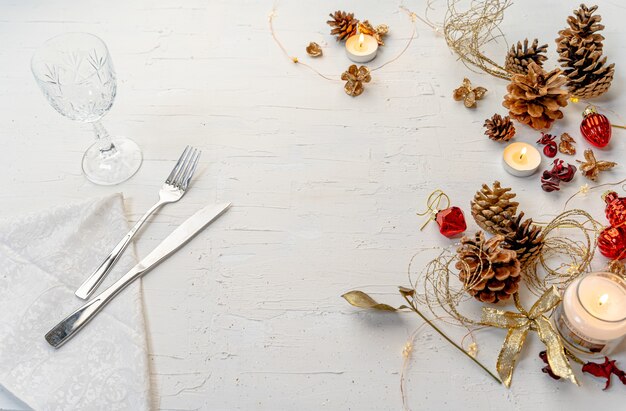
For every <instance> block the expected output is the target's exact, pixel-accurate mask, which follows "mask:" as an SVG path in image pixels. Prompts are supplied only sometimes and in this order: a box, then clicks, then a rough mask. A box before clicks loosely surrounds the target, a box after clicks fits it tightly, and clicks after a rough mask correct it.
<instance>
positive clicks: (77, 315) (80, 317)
mask: <svg viewBox="0 0 626 411" xmlns="http://www.w3.org/2000/svg"><path fill="white" fill-rule="evenodd" d="M229 207H230V203H225V204H219V205H210V206H207V207H204V208H203V209H202V210H200V211H198V212H197V213H195V214H194V215H192V216H191V217H189V218H188V219H187V220H185V222H183V223H182V224H181V225H180V226H179V227H178V228H177V229H176V230H174V231H173V232H172V234H170V235H169V236H167V237H166V238H165V240H163V241H162V242H161V243H160V244H159V245H158V246H157V247H156V248H155V249H154V250H153V251H152V252H151V253H150V254H148V255H147V256H146V257H145V258H144V259H143V260H141V261H140V262H139V264H137V265H136V266H134V267H133V268H131V269H130V271H129V272H128V273H126V274H125V275H124V276H123V277H122V278H120V279H119V280H117V281H116V282H115V283H114V284H113V285H111V286H110V287H109V288H107V289H106V290H104V291H103V292H102V293H100V294H99V295H97V296H96V297H94V298H92V299H91V300H89V301H87V302H86V303H85V304H84V305H83V306H82V307H80V308H79V309H78V310H76V311H74V312H73V313H72V314H70V315H69V316H68V317H67V318H65V319H64V320H63V321H61V322H60V323H58V324H57V325H55V326H54V327H53V328H52V329H51V330H50V331H48V333H47V334H46V341H48V344H50V345H51V346H53V347H54V348H59V347H60V346H62V345H63V344H64V343H66V342H67V341H68V340H69V339H70V338H72V337H73V336H74V335H75V334H76V333H77V332H78V331H79V330H80V329H81V328H83V327H84V326H85V325H86V324H87V323H88V322H89V321H90V320H91V319H92V318H93V317H94V316H95V315H96V314H97V313H98V312H99V311H100V310H101V309H102V308H103V307H104V306H105V305H106V304H107V303H108V302H109V301H111V300H112V299H113V297H115V296H116V295H117V294H118V293H119V292H120V291H122V290H123V289H124V288H126V287H127V286H128V285H129V284H130V283H132V282H133V281H135V280H136V279H138V278H140V277H141V276H143V275H144V274H146V273H147V272H148V271H150V270H151V269H153V268H154V267H156V266H157V265H158V264H159V263H161V262H162V261H164V260H165V259H167V258H168V257H169V256H170V255H172V254H173V253H174V252H176V251H177V250H178V249H179V248H181V247H182V246H183V245H185V243H187V242H188V241H189V240H191V239H192V238H193V237H194V236H195V235H196V234H198V233H199V232H200V231H202V230H203V229H204V228H205V227H207V226H208V225H209V224H211V223H212V222H213V221H215V220H217V219H218V218H219V217H220V216H221V215H222V214H224V212H226V210H228V208H229Z"/></svg>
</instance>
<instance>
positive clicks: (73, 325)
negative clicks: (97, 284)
mask: <svg viewBox="0 0 626 411" xmlns="http://www.w3.org/2000/svg"><path fill="white" fill-rule="evenodd" d="M147 271H148V270H146V269H145V268H144V267H143V266H141V265H136V266H135V267H133V268H132V269H131V270H130V271H129V272H128V273H126V274H125V275H124V276H123V277H122V278H120V279H119V280H117V281H116V282H115V283H113V284H112V285H111V286H110V287H109V288H107V289H106V290H104V291H103V292H102V293H100V294H98V295H97V296H96V297H94V298H93V299H91V300H89V301H87V302H86V303H85V304H84V305H83V306H82V307H80V308H79V309H77V310H76V311H74V312H73V313H72V314H70V315H68V316H67V318H65V319H64V320H63V321H61V322H60V323H58V324H57V325H55V326H54V327H53V328H52V329H51V330H50V331H48V333H47V334H46V341H48V344H50V345H51V346H53V347H54V348H59V347H60V346H62V345H63V344H65V343H66V342H67V341H68V340H69V339H70V338H72V337H73V336H74V334H76V333H77V332H78V331H80V329H81V328H83V327H84V326H85V325H86V324H87V323H88V322H89V321H90V320H91V319H92V318H93V317H95V315H96V314H98V312H99V311H100V310H101V309H102V308H104V306H105V305H107V303H108V302H109V301H111V300H112V299H113V297H115V296H116V295H117V294H118V293H119V292H120V291H122V290H123V289H124V288H126V287H128V285H129V284H131V283H132V282H133V281H135V280H136V279H138V278H139V277H141V276H142V275H143V274H145V273H146V272H147Z"/></svg>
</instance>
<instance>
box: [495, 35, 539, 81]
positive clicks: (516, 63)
mask: <svg viewBox="0 0 626 411" xmlns="http://www.w3.org/2000/svg"><path fill="white" fill-rule="evenodd" d="M547 50H548V45H547V44H544V45H543V46H539V40H537V39H535V40H533V43H532V44H531V45H530V47H528V39H524V44H523V45H522V42H520V41H518V42H517V45H513V46H511V50H509V53H508V54H507V56H506V62H505V64H504V67H505V68H506V69H507V71H509V72H511V73H514V74H526V73H527V72H528V64H530V62H531V61H532V62H535V63H537V64H538V65H539V66H542V65H543V62H544V61H545V60H547V59H548V57H547V56H546V51H547Z"/></svg>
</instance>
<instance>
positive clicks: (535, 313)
mask: <svg viewBox="0 0 626 411" xmlns="http://www.w3.org/2000/svg"><path fill="white" fill-rule="evenodd" d="M514 297H515V306H516V307H517V309H518V310H519V311H520V312H519V313H514V312H510V311H502V310H497V309H495V308H487V307H484V308H483V314H482V322H483V323H484V324H485V325H490V326H492V327H499V328H506V329H508V333H507V335H506V340H504V344H503V345H502V349H501V350H500V354H499V355H498V362H497V364H496V369H497V370H498V374H499V375H500V378H501V379H502V382H503V383H504V385H505V386H506V387H507V388H508V387H510V386H511V379H512V377H513V370H514V369H515V364H516V363H517V359H518V358H519V354H520V352H521V351H522V346H523V345H524V341H525V340H526V335H527V334H528V331H529V330H532V331H537V334H538V335H539V339H540V340H541V342H543V343H544V344H545V345H546V348H547V357H548V364H549V365H550V368H552V371H553V372H554V373H555V374H556V375H558V376H559V377H562V378H565V379H568V380H570V381H571V382H573V383H574V384H576V385H578V380H577V379H576V376H575V375H574V372H573V371H572V368H571V367H570V365H569V361H568V360H567V357H566V356H565V351H564V348H563V344H562V342H561V337H560V336H559V335H558V334H557V333H556V331H555V330H554V328H553V327H552V324H550V320H549V319H548V318H547V317H546V316H545V315H544V314H545V313H546V312H548V311H550V310H552V309H553V308H554V307H556V305H557V304H558V303H559V302H560V301H561V296H560V295H559V292H558V291H557V289H556V287H554V286H552V287H551V288H550V289H549V290H547V291H546V292H545V293H544V294H543V295H542V296H541V298H539V299H538V300H537V302H536V303H535V304H533V306H532V308H531V309H530V311H528V312H527V311H526V310H524V308H523V307H522V306H521V304H520V302H519V298H518V297H517V294H515V296H514Z"/></svg>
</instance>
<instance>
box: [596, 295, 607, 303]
mask: <svg viewBox="0 0 626 411" xmlns="http://www.w3.org/2000/svg"><path fill="white" fill-rule="evenodd" d="M607 301H609V295H608V294H602V295H601V296H600V299H599V300H598V305H604V304H606V303H607Z"/></svg>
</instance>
